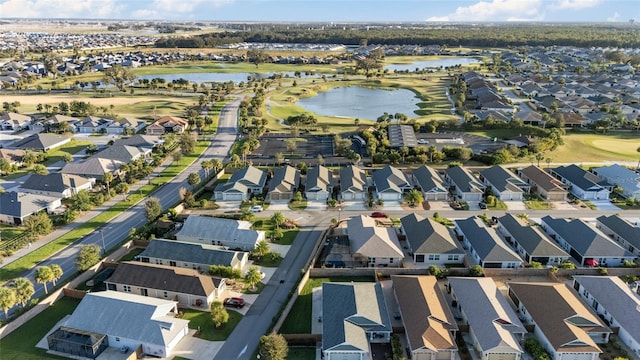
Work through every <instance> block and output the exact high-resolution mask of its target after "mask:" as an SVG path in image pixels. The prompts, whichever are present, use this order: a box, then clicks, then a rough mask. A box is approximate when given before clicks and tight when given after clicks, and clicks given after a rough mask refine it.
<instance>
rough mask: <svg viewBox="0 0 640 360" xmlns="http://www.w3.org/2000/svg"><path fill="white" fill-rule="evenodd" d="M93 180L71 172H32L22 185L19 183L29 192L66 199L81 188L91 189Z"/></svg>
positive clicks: (22, 188) (22, 189)
mask: <svg viewBox="0 0 640 360" xmlns="http://www.w3.org/2000/svg"><path fill="white" fill-rule="evenodd" d="M95 182H96V180H95V179H94V178H84V177H81V176H77V175H71V174H63V173H51V174H47V175H37V174H32V175H31V176H29V178H28V179H27V180H26V181H25V182H24V183H23V184H22V185H20V190H21V191H23V192H27V193H31V194H40V195H46V196H51V197H60V198H65V199H66V198H69V197H71V196H73V195H75V194H77V193H78V192H80V191H82V190H86V191H89V190H91V188H92V187H93V185H94V184H95Z"/></svg>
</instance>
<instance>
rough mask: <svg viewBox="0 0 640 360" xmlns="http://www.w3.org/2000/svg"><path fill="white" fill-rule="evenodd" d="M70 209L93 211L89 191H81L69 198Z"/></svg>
mask: <svg viewBox="0 0 640 360" xmlns="http://www.w3.org/2000/svg"><path fill="white" fill-rule="evenodd" d="M69 201H70V205H69V208H70V209H72V210H77V211H87V210H91V208H92V207H93V203H92V202H91V196H90V195H89V193H88V192H87V190H80V191H79V192H78V193H77V194H75V195H73V196H72V197H71V198H69Z"/></svg>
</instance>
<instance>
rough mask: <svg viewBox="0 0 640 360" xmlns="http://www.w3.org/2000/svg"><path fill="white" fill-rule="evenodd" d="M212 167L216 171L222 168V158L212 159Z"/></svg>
mask: <svg viewBox="0 0 640 360" xmlns="http://www.w3.org/2000/svg"><path fill="white" fill-rule="evenodd" d="M211 169H212V170H213V172H215V173H217V172H218V171H220V170H222V161H220V159H211Z"/></svg>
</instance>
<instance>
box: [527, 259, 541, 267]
mask: <svg viewBox="0 0 640 360" xmlns="http://www.w3.org/2000/svg"><path fill="white" fill-rule="evenodd" d="M529 266H531V267H532V268H534V269H542V263H539V262H537V261H532V262H530V263H529Z"/></svg>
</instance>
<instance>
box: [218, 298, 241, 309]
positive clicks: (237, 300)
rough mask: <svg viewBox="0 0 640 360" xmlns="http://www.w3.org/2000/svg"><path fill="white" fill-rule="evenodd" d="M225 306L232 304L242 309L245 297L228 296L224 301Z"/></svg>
mask: <svg viewBox="0 0 640 360" xmlns="http://www.w3.org/2000/svg"><path fill="white" fill-rule="evenodd" d="M223 304H224V306H231V307H234V308H236V309H240V308H242V307H243V306H244V299H243V298H239V297H232V298H226V299H224V302H223Z"/></svg>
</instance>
